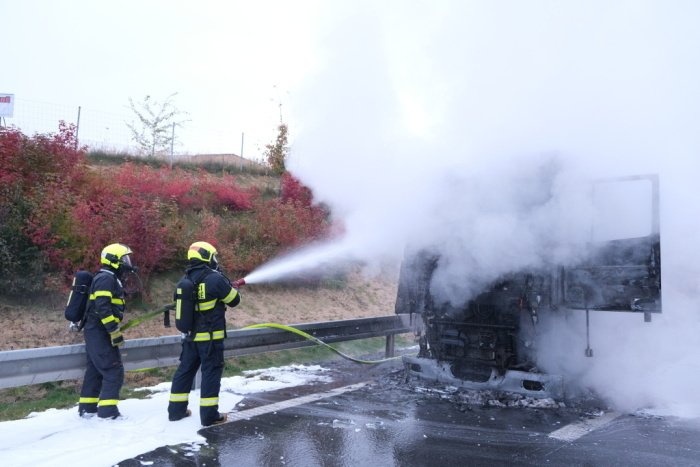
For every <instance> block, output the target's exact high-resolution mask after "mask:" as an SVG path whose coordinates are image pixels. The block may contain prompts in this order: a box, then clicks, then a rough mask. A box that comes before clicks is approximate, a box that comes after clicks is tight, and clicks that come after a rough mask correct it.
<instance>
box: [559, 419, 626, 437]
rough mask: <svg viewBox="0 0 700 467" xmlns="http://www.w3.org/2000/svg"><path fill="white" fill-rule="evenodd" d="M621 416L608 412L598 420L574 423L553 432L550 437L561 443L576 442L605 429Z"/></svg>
mask: <svg viewBox="0 0 700 467" xmlns="http://www.w3.org/2000/svg"><path fill="white" fill-rule="evenodd" d="M620 415H622V414H620V413H618V412H608V413H605V414H603V415H601V416H600V417H598V418H590V419H588V420H582V421H580V422H577V423H572V424H570V425H566V426H563V427H561V428H559V429H558V430H556V431H553V432H551V433H550V434H549V437H550V438H554V439H558V440H560V441H568V442H571V441H576V440H577V439H579V438H580V437H581V436H583V435H586V434H588V433H590V432H592V431H594V430H598V429H600V428H603V427H604V426H605V425H607V424H609V423H610V422H612V421H613V420H615V419H616V418H617V417H619V416H620Z"/></svg>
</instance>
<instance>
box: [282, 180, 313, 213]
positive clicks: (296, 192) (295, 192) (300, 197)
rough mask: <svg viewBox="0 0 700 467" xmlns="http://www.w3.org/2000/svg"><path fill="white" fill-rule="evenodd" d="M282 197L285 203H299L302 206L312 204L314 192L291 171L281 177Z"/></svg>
mask: <svg viewBox="0 0 700 467" xmlns="http://www.w3.org/2000/svg"><path fill="white" fill-rule="evenodd" d="M280 198H282V202H284V203H289V202H292V203H298V204H300V205H301V206H311V202H312V201H313V194H312V193H311V190H310V189H309V188H308V187H307V186H305V185H303V184H302V183H301V182H300V181H299V179H297V178H296V177H294V176H293V175H292V174H290V173H289V172H284V173H283V174H282V177H281V178H280Z"/></svg>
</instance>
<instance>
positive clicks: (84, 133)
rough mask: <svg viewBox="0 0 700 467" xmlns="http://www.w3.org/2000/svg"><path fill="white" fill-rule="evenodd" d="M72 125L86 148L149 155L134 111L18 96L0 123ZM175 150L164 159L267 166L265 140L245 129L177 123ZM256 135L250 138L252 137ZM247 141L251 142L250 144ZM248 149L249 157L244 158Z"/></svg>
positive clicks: (36, 129) (33, 127)
mask: <svg viewBox="0 0 700 467" xmlns="http://www.w3.org/2000/svg"><path fill="white" fill-rule="evenodd" d="M61 120H63V121H65V122H66V123H72V124H74V125H76V127H77V129H78V140H79V144H80V145H81V146H87V147H88V149H89V150H91V151H101V152H106V153H120V154H124V153H126V154H130V155H134V156H139V155H141V156H144V155H146V154H144V152H143V150H142V149H141V148H140V147H139V146H138V145H137V144H136V143H135V142H134V140H133V135H132V132H131V130H130V129H129V127H128V126H127V124H129V123H133V122H134V115H133V114H130V113H129V112H128V111H127V110H125V111H124V112H121V113H117V112H105V111H101V110H96V109H92V108H90V107H84V106H80V105H66V104H56V103H50V102H41V101H35V100H30V99H24V98H17V97H15V100H14V112H13V116H12V117H11V118H10V117H7V118H3V119H2V121H0V124H4V125H5V126H14V127H17V128H19V129H20V130H21V131H22V132H23V133H24V134H27V135H33V134H35V133H55V132H57V131H58V124H59V121H61ZM173 131H174V136H175V138H174V144H173V145H172V148H170V147H168V148H165V150H164V151H161V154H160V156H161V157H170V158H173V159H174V160H176V161H192V162H194V161H196V160H203V161H210V160H214V161H218V162H222V163H224V164H236V165H243V164H245V165H259V164H263V158H262V155H261V151H260V149H261V148H260V143H258V144H257V147H251V142H246V139H245V134H244V133H243V132H231V131H217V130H213V129H210V128H202V127H197V126H196V125H191V124H189V123H186V124H184V125H183V126H182V127H174V128H173ZM249 139H250V138H249ZM246 145H247V146H246ZM244 152H246V153H247V154H246V156H247V157H246V156H244V155H243V154H244Z"/></svg>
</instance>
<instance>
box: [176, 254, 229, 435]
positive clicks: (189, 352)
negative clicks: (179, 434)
mask: <svg viewBox="0 0 700 467" xmlns="http://www.w3.org/2000/svg"><path fill="white" fill-rule="evenodd" d="M216 253H217V251H216V248H214V246H213V245H211V244H210V243H207V242H195V243H193V244H192V245H191V246H190V248H189V250H188V251H187V259H188V260H189V266H188V267H187V269H186V270H185V275H184V276H183V278H182V279H181V280H180V282H179V283H178V288H177V290H176V293H175V301H176V306H178V301H180V303H181V302H182V297H181V296H179V295H178V293H182V292H181V291H182V288H181V287H180V284H182V283H189V284H190V285H192V284H193V285H194V286H193V287H192V288H193V291H194V297H193V300H194V306H193V308H194V312H193V323H192V325H191V329H190V330H188V331H187V332H186V333H185V334H184V338H183V341H182V353H181V354H180V365H179V366H178V368H177V371H176V372H175V375H174V376H173V382H172V386H171V389H170V402H169V403H168V418H169V419H170V421H177V420H180V419H182V418H185V417H187V416H189V415H191V414H192V412H191V411H190V410H189V409H188V408H187V403H188V399H189V394H190V391H191V390H192V383H193V382H194V378H195V375H196V374H197V370H198V369H199V368H200V366H201V369H202V386H201V389H200V399H199V417H200V420H201V422H202V425H203V426H210V425H215V424H219V423H223V422H225V421H226V414H222V413H220V412H219V389H220V387H221V375H222V374H223V370H224V338H225V337H226V316H225V313H226V307H227V306H229V307H234V306H236V305H238V303H239V302H240V301H241V296H240V294H239V293H238V290H236V289H235V288H234V287H233V286H232V285H231V282H230V281H229V280H228V278H227V277H226V276H224V275H223V274H222V273H221V272H220V271H219V265H218V262H217V259H216ZM183 281H184V282H183ZM177 313H178V311H177V310H176V318H177Z"/></svg>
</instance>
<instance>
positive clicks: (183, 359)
mask: <svg viewBox="0 0 700 467" xmlns="http://www.w3.org/2000/svg"><path fill="white" fill-rule="evenodd" d="M200 365H201V368H202V387H201V388H200V398H199V417H200V420H201V422H202V425H203V426H209V425H211V424H212V423H214V421H216V420H218V419H219V417H220V416H221V414H220V413H219V390H220V388H221V375H222V374H223V372H224V341H223V340H221V339H219V340H209V341H204V342H192V341H189V340H185V341H183V342H182V353H181V354H180V365H179V366H178V368H177V370H176V371H175V375H174V376H173V383H172V386H171V388H170V402H169V403H168V417H169V418H170V420H173V421H174V420H179V419H181V418H183V417H184V416H185V412H186V411H187V403H188V401H189V395H190V391H192V385H193V383H194V378H195V376H196V375H197V370H198V369H199V367H200Z"/></svg>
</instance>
